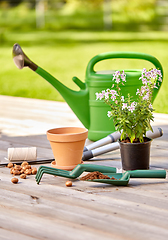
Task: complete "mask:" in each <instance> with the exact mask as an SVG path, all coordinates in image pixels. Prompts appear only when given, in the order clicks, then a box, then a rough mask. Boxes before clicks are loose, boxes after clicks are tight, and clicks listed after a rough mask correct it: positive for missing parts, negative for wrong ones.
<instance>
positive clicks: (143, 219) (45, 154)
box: [0, 96, 168, 240]
mask: <svg viewBox="0 0 168 240" xmlns="http://www.w3.org/2000/svg"><path fill="white" fill-rule="evenodd" d="M60 126H82V124H81V123H80V122H79V120H78V119H77V118H76V116H75V115H74V114H73V113H72V111H71V110H70V109H69V107H68V106H67V104H66V103H61V102H53V101H44V100H35V99H24V98H15V97H8V96H0V131H1V137H0V160H1V163H2V162H5V161H6V160H5V159H4V158H5V157H7V149H8V148H9V147H30V146H34V147H37V156H38V159H49V158H53V154H52V151H51V148H50V144H49V142H48V140H47V138H46V131H47V130H48V129H50V128H54V127H60ZM153 126H158V127H161V128H162V129H163V132H164V135H163V136H162V137H161V138H157V139H155V140H153V142H152V147H151V162H150V165H151V168H159V169H166V170H168V142H167V140H168V115H166V114H155V122H154V123H153ZM86 144H89V141H88V140H87V142H86ZM87 163H90V164H93V163H94V164H101V165H107V166H113V167H118V168H121V162H120V152H119V150H116V151H113V152H111V153H107V154H104V155H102V156H99V157H97V158H94V159H93V160H90V161H87ZM46 166H50V164H47V165H46ZM36 167H37V168H38V167H39V165H37V166H36ZM11 178H12V175H11V174H10V171H9V169H8V168H5V167H3V168H2V167H1V168H0V239H1V240H3V239H10V240H11V239H17V240H23V239H24V240H32V239H50V240H52V239H53V240H59V239H62V240H64V239H73V240H74V239H78V240H80V239H83V240H86V239H88V240H90V239H98V240H99V239H100V240H102V239H103V240H106V239H115V240H118V239H119V240H120V239H124V240H126V239H129V240H130V239H132V240H142V239H147V240H150V239H152V240H155V239H157V240H158V239H159V240H162V239H165V240H167V239H168V181H167V178H166V179H130V181H129V185H128V186H127V187H116V186H112V185H107V184H100V183H97V184H95V183H91V182H83V181H79V180H73V186H72V187H71V188H68V187H66V186H65V182H66V180H67V179H65V178H61V177H54V176H52V175H46V174H45V175H44V176H43V178H42V181H41V182H40V184H39V185H37V184H36V182H35V178H34V176H33V175H30V176H28V177H27V179H20V178H19V183H18V184H12V183H11Z"/></svg>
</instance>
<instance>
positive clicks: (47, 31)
mask: <svg viewBox="0 0 168 240" xmlns="http://www.w3.org/2000/svg"><path fill="white" fill-rule="evenodd" d="M16 42H17V43H19V44H20V45H21V47H22V48H23V50H24V52H25V53H26V54H27V55H28V56H29V58H30V59H31V60H32V61H34V62H35V63H36V64H37V65H39V66H40V67H42V68H44V69H45V70H47V71H48V72H49V73H51V74H52V75H53V76H55V77H56V78H57V79H58V80H60V81H61V82H62V83H64V84H65V85H66V86H68V87H70V88H72V89H74V90H78V87H77V86H76V85H75V84H74V82H73V81H72V77H73V76H77V77H78V78H80V79H81V80H82V81H85V70H86V67H87V64H88V62H89V60H90V59H91V58H92V57H94V56H95V55H97V54H99V53H103V52H110V51H133V52H142V53H148V54H151V55H153V56H154V57H156V58H157V59H158V60H159V61H160V62H161V64H162V66H163V70H164V80H163V85H162V87H161V89H160V91H159V94H158V95H157V98H156V100H155V102H154V108H155V110H156V112H161V113H168V81H167V77H168V69H167V60H168V1H167V0H136V1H135V0H66V1H65V0H31V1H27V0H10V1H4V0H0V94H1V95H10V96H19V97H29V98H39V99H47V100H56V101H63V99H62V97H61V96H60V94H59V93H58V92H57V91H56V90H55V89H54V88H53V87H52V86H51V85H50V84H48V82H46V81H45V80H44V79H42V78H41V77H40V76H38V75H37V74H36V73H34V72H33V71H31V70H30V69H28V68H24V69H23V70H19V69H17V68H16V66H15V65H14V62H13V60H12V47H13V44H14V43H16ZM151 66H152V65H151V64H150V63H149V62H147V61H144V60H130V59H129V60H128V59H111V60H105V61H102V62H100V63H98V64H96V66H95V67H96V70H111V69H112V70H117V69H137V68H138V69H142V68H144V67H145V68H150V67H151Z"/></svg>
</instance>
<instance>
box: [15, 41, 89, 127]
mask: <svg viewBox="0 0 168 240" xmlns="http://www.w3.org/2000/svg"><path fill="white" fill-rule="evenodd" d="M13 60H14V63H15V65H16V66H17V67H18V68H19V69H22V68H24V67H29V68H30V69H31V70H33V71H35V72H36V73H37V74H39V75H40V76H41V77H43V78H44V79H45V80H47V81H48V82H49V83H50V84H51V85H52V86H53V87H54V88H55V89H57V91H58V92H59V93H60V94H61V95H62V97H63V98H64V100H65V101H66V102H67V104H68V105H69V106H70V108H71V109H72V111H73V112H74V113H75V115H76V116H77V117H78V119H79V120H80V121H81V122H82V124H83V125H84V126H85V127H86V128H87V129H88V128H89V125H90V116H89V114H90V113H89V112H90V111H89V91H88V88H87V86H86V84H85V83H83V82H82V81H81V80H79V79H78V78H77V77H73V81H74V82H75V83H76V85H78V87H79V88H80V91H74V90H71V89H69V88H68V87H66V86H65V85H64V84H62V83H61V82H59V81H58V80H57V79H56V78H55V77H53V76H52V75H51V74H49V73H48V72H47V71H45V70H44V69H42V68H41V67H39V66H38V65H36V64H35V63H34V62H32V61H31V60H30V59H29V58H28V57H27V56H26V54H25V53H24V52H23V50H22V48H21V47H20V45H19V44H18V43H16V44H14V46H13Z"/></svg>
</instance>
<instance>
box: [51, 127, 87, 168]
mask: <svg viewBox="0 0 168 240" xmlns="http://www.w3.org/2000/svg"><path fill="white" fill-rule="evenodd" d="M87 136H88V130H87V129H86V128H81V127H62V128H54V129H50V130H48V131H47V139H48V140H49V141H50V145H51V148H52V151H53V154H54V158H55V161H54V162H52V164H51V165H52V167H55V168H59V169H64V170H72V169H73V168H74V167H76V165H78V164H80V163H81V162H82V155H83V148H84V145H85V141H86V138H87Z"/></svg>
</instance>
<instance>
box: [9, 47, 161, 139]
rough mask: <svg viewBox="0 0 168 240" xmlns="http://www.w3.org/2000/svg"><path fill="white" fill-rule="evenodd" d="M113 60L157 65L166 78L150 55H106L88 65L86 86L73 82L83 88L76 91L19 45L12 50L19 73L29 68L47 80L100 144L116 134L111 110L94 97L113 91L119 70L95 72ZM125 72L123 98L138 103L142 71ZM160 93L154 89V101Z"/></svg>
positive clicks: (110, 53)
mask: <svg viewBox="0 0 168 240" xmlns="http://www.w3.org/2000/svg"><path fill="white" fill-rule="evenodd" d="M113 58H131V59H143V60H147V61H149V62H151V63H152V64H154V66H155V67H156V68H157V69H160V70H161V72H162V75H163V70H162V66H161V64H160V62H159V61H158V60H157V59H156V58H155V57H153V56H151V55H148V54H144V53H135V52H107V53H102V54H99V55H97V56H95V57H93V58H92V59H91V60H90V61H89V63H88V66H87V69H86V77H85V83H84V82H82V81H81V80H79V79H78V78H77V77H73V78H72V79H73V81H74V82H75V83H76V84H77V85H78V86H79V88H80V91H74V90H71V89H69V88H67V87H66V86H64V85H63V84H62V83H61V82H59V81H58V80H57V79H56V78H54V77H53V76H52V75H50V74H49V73H48V72H46V71H45V70H44V69H42V68H40V67H39V66H37V65H36V64H35V63H34V62H32V61H31V60H30V59H29V58H28V57H27V56H26V55H25V53H24V52H23V51H22V49H21V47H20V46H19V44H17V43H16V44H14V46H13V59H14V62H15V64H16V66H17V67H18V68H19V69H22V68H23V67H29V68H30V69H32V70H33V71H35V72H36V73H37V74H39V75H40V76H41V77H43V78H44V79H46V80H47V81H48V82H49V83H50V84H51V85H52V86H53V87H54V88H56V89H57V90H58V92H59V93H60V94H61V95H62V97H63V98H64V100H65V101H66V102H67V103H68V105H69V106H70V108H71V109H72V111H73V112H74V113H75V115H76V116H77V117H78V119H79V120H80V121H81V122H82V124H83V125H84V126H85V127H86V128H87V129H88V130H89V131H88V138H89V139H90V140H92V141H97V140H99V139H101V138H104V137H106V136H107V135H109V134H111V133H113V132H115V127H114V124H113V122H112V120H109V118H108V117H107V111H108V110H110V108H109V106H107V105H106V104H105V103H104V102H103V101H96V95H95V93H96V92H100V91H102V90H106V89H107V88H111V85H112V77H113V73H114V72H115V71H116V70H112V71H97V72H96V71H95V70H94V66H95V64H96V63H98V62H100V61H102V60H105V59H113ZM124 71H125V73H126V80H127V82H126V84H125V86H123V87H122V89H121V91H122V94H123V95H124V96H127V94H128V93H130V94H131V95H132V96H133V97H134V100H135V99H136V90H137V88H139V89H140V88H141V85H142V83H141V81H139V77H140V76H141V71H142V70H124ZM160 86H161V84H160ZM159 88H160V87H159ZM158 90H159V89H154V91H153V99H152V100H153V101H154V99H155V97H156V95H157V92H158Z"/></svg>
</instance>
